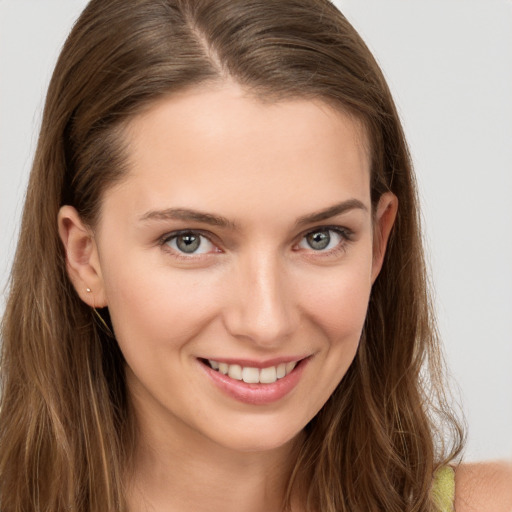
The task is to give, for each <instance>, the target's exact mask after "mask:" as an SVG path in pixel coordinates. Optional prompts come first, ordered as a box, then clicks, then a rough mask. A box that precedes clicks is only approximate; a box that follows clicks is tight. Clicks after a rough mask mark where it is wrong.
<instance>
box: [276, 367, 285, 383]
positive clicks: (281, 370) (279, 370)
mask: <svg viewBox="0 0 512 512" xmlns="http://www.w3.org/2000/svg"><path fill="white" fill-rule="evenodd" d="M276 373H277V378H278V379H282V378H283V377H284V376H285V375H286V363H281V364H280V365H278V366H277V370H276Z"/></svg>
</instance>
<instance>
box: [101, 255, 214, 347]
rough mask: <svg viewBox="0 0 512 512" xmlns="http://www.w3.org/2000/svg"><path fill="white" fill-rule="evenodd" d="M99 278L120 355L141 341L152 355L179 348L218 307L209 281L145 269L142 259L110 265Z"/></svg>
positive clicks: (159, 267)
mask: <svg viewBox="0 0 512 512" xmlns="http://www.w3.org/2000/svg"><path fill="white" fill-rule="evenodd" d="M111 261H115V260H111ZM105 276H106V278H105V279H104V283H105V288H106V292H107V298H108V307H109V311H110V316H111V319H112V323H113V326H114V330H115V332H116V337H117V339H118V341H119V343H120V345H121V348H122V349H124V345H128V344H134V345H141V342H142V341H143V342H144V345H143V346H144V347H149V346H151V347H152V348H153V349H155V348H157V347H158V345H163V344H166V345H168V344H169V343H170V342H172V344H173V345H174V346H179V345H180V344H181V343H182V342H185V341H186V340H187V339H189V338H190V337H192V336H194V334H196V333H198V332H200V331H201V330H202V329H204V327H205V325H206V324H208V322H209V321H210V320H211V318H212V317H213V316H214V308H215V307H216V305H218V304H219V294H220V288H219V285H218V283H217V282H216V281H217V277H216V276H215V275H212V274H208V273H202V274H200V275H196V276H192V274H191V273H190V272H187V271H176V270H173V269H171V268H169V267H166V266H163V265H161V264H158V263H157V264H151V263H149V264H148V260H147V258H139V259H136V258H134V259H133V260H132V261H124V262H123V263H121V264H118V265H112V266H111V267H110V268H108V269H107V271H106V272H105Z"/></svg>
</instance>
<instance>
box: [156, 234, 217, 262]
mask: <svg viewBox="0 0 512 512" xmlns="http://www.w3.org/2000/svg"><path fill="white" fill-rule="evenodd" d="M187 234H192V235H198V236H201V237H203V238H206V239H207V240H208V241H209V242H210V243H211V244H212V245H213V246H214V247H215V249H217V250H216V251H215V252H216V253H218V252H222V250H221V249H220V247H219V245H220V244H219V243H218V242H217V241H216V240H215V239H216V238H217V237H216V236H215V235H214V234H213V233H210V232H209V231H204V230H202V229H178V230H176V231H170V232H168V233H166V234H165V235H162V236H161V237H159V239H158V245H160V246H162V247H163V248H165V247H167V249H166V250H168V251H169V252H170V253H172V254H173V255H174V256H176V257H178V258H185V259H192V258H201V257H205V256H207V255H209V254H212V253H211V252H207V253H199V254H194V253H190V254H186V253H182V252H178V251H175V250H174V249H172V248H171V247H170V246H168V245H167V244H168V243H169V242H170V241H171V240H173V239H174V238H177V237H179V236H180V235H187Z"/></svg>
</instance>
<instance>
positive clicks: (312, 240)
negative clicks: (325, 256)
mask: <svg viewBox="0 0 512 512" xmlns="http://www.w3.org/2000/svg"><path fill="white" fill-rule="evenodd" d="M347 238H348V236H347V234H346V233H345V232H344V231H342V230H340V229H333V228H321V229H317V230H315V231H310V232H309V233H307V234H306V235H305V236H304V238H303V239H302V240H301V241H300V242H299V244H298V247H300V248H301V249H313V250H314V251H324V252H327V251H329V250H331V249H335V248H336V247H338V246H339V245H340V244H342V243H343V242H344V241H345V240H347Z"/></svg>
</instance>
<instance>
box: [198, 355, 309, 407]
mask: <svg viewBox="0 0 512 512" xmlns="http://www.w3.org/2000/svg"><path fill="white" fill-rule="evenodd" d="M310 359H311V356H306V357H302V358H294V359H293V360H292V359H290V358H288V359H286V360H283V359H278V360H274V361H267V362H259V361H258V362H257V361H244V360H223V361H218V360H215V359H202V358H199V359H198V362H199V363H200V365H201V367H202V368H203V369H204V371H205V374H206V375H207V376H208V377H209V379H210V382H212V383H213V384H214V385H215V386H216V387H217V388H218V389H220V390H221V391H222V392H223V393H225V394H227V395H228V396H230V397H231V398H234V399H235V400H237V401H239V402H244V403H246V404H249V405H270V404H272V403H276V402H279V401H280V400H281V399H283V398H284V397H285V396H287V395H288V394H290V393H291V392H292V391H293V390H294V388H295V387H296V386H297V385H298V383H299V382H300V380H301V376H302V374H303V373H304V370H305V368H306V366H307V363H308V362H309V360H310Z"/></svg>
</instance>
